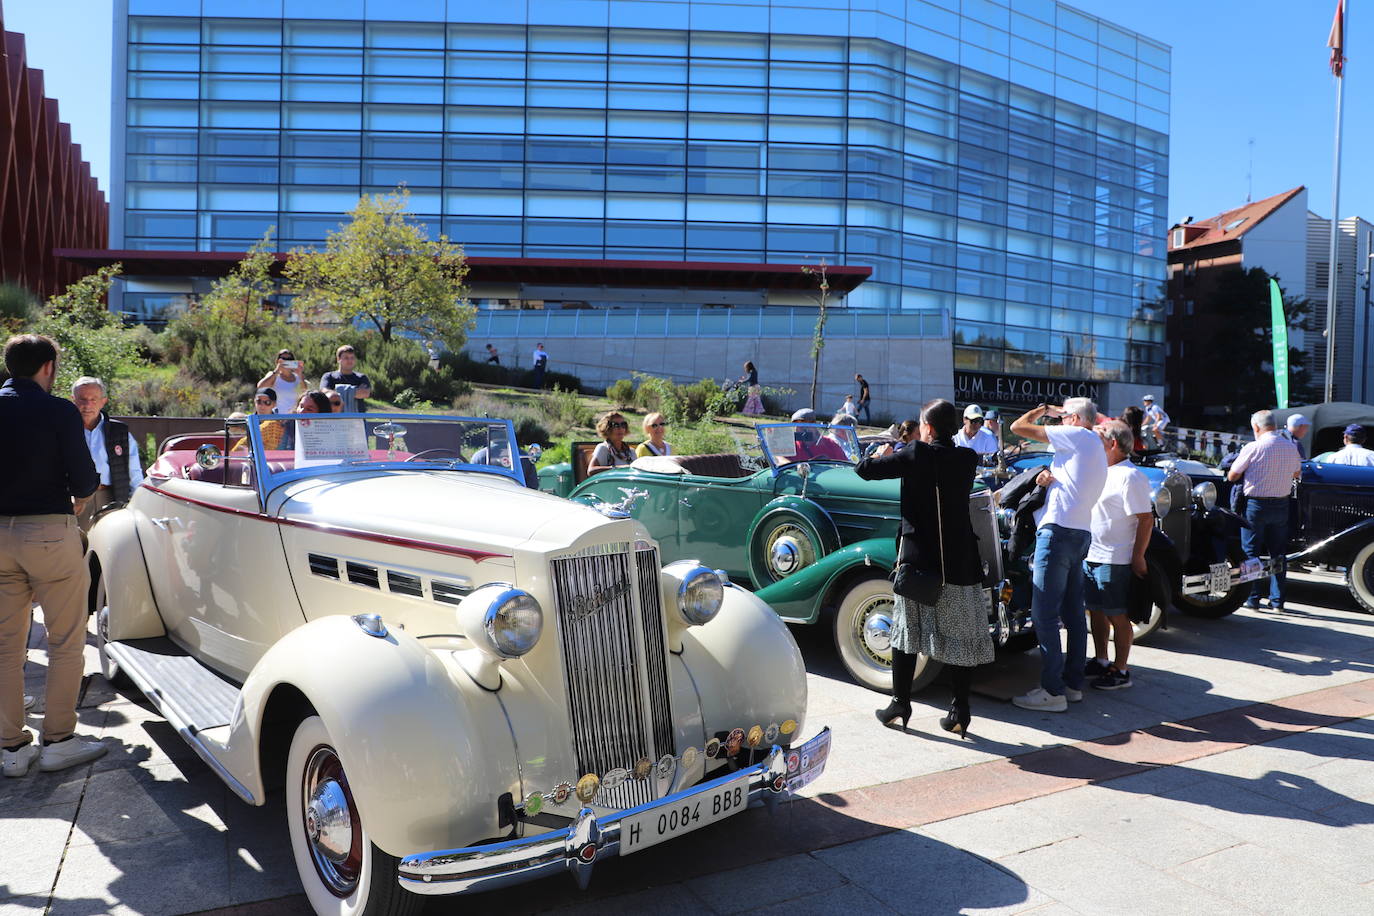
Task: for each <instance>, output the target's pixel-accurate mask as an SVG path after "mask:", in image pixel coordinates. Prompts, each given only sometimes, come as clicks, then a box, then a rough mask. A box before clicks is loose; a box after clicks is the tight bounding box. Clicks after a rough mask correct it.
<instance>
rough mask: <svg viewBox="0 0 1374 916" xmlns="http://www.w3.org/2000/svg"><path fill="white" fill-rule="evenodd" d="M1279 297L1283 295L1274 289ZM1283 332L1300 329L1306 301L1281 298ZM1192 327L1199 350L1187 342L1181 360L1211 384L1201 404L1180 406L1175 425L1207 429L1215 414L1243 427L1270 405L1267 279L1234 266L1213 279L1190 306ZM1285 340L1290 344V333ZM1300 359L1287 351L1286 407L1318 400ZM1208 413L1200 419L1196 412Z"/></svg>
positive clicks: (1305, 316)
mask: <svg viewBox="0 0 1374 916" xmlns="http://www.w3.org/2000/svg"><path fill="white" fill-rule="evenodd" d="M1280 292H1281V293H1282V292H1283V288H1282V284H1280ZM1283 307H1284V313H1285V317H1286V318H1287V321H1288V327H1289V330H1290V331H1292V330H1293V329H1295V328H1302V327H1305V326H1306V324H1307V320H1308V316H1309V315H1310V314H1311V311H1312V303H1311V301H1310V300H1307V299H1295V298H1290V297H1289V296H1288V295H1287V294H1286V293H1284V294H1283ZM1195 315H1196V318H1195V319H1194V321H1193V325H1192V326H1193V327H1194V328H1195V329H1196V330H1198V331H1202V332H1203V333H1201V334H1199V335H1198V336H1199V337H1201V338H1202V339H1201V340H1200V341H1199V344H1200V346H1194V345H1192V344H1191V343H1190V345H1189V347H1188V351H1187V352H1188V356H1187V359H1188V361H1189V362H1192V363H1195V364H1200V365H1197V376H1199V377H1203V378H1207V379H1210V380H1212V381H1211V383H1209V386H1208V390H1207V394H1206V398H1205V401H1204V400H1201V399H1195V398H1193V397H1190V399H1189V400H1190V401H1193V402H1194V403H1192V404H1189V405H1180V409H1177V410H1175V413H1177V414H1179V416H1178V417H1176V422H1178V423H1180V424H1182V425H1184V426H1190V425H1191V426H1203V427H1207V426H1209V425H1213V424H1215V422H1216V415H1215V409H1216V408H1218V407H1220V408H1223V410H1224V411H1225V415H1226V417H1227V418H1228V422H1229V423H1230V424H1231V425H1244V424H1245V423H1246V422H1247V421H1248V419H1249V417H1250V414H1251V413H1253V412H1254V411H1256V410H1258V409H1260V408H1261V407H1272V406H1273V404H1274V368H1273V356H1274V344H1273V339H1274V335H1273V327H1272V326H1271V322H1270V314H1269V274H1268V273H1266V272H1265V271H1264V270H1263V269H1261V268H1259V267H1252V268H1250V269H1249V270H1244V269H1242V268H1240V267H1237V268H1235V269H1233V270H1228V271H1225V272H1224V273H1222V274H1220V275H1219V276H1217V278H1216V282H1215V284H1214V285H1213V286H1212V287H1211V289H1210V291H1209V292H1208V293H1207V294H1206V295H1204V296H1201V297H1199V298H1198V299H1197V301H1196V302H1195ZM1289 339H1290V340H1291V339H1292V335H1291V334H1290V337H1289ZM1305 362H1306V354H1304V353H1303V351H1302V350H1299V349H1297V348H1296V347H1291V346H1290V347H1289V348H1288V367H1289V370H1288V371H1289V391H1290V396H1289V403H1292V404H1308V403H1311V402H1312V398H1314V397H1317V398H1319V397H1320V395H1319V393H1318V392H1316V391H1315V390H1314V388H1313V380H1312V378H1311V373H1310V372H1309V371H1308V369H1307V367H1306V365H1305ZM1203 407H1210V408H1212V409H1213V410H1212V412H1209V414H1207V415H1204V413H1203V410H1202V408H1203Z"/></svg>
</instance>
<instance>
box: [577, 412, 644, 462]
mask: <svg viewBox="0 0 1374 916" xmlns="http://www.w3.org/2000/svg"><path fill="white" fill-rule="evenodd" d="M629 432H630V424H629V423H626V422H625V418H624V417H623V416H621V415H620V414H618V413H616V412H615V411H611V412H610V413H608V414H605V415H604V416H602V418H601V419H600V420H597V421H596V433H597V435H599V436H600V437H601V439H602V442H601V444H600V445H598V446H597V447H596V450H595V451H593V452H592V457H591V461H589V462H588V463H587V475H588V476H590V475H592V474H595V473H597V472H598V471H604V470H607V469H608V468H623V467H625V466H627V465H628V464H629V463H630V462H632V461H634V460H635V453H634V449H632V448H630V447H629V446H628V445H626V444H625V437H626V436H627V435H629Z"/></svg>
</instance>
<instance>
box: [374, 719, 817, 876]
mask: <svg viewBox="0 0 1374 916" xmlns="http://www.w3.org/2000/svg"><path fill="white" fill-rule="evenodd" d="M827 731H829V729H825V730H823V731H822V732H821V734H820V735H818V736H817V738H813V739H812V741H811V742H807V745H808V746H809V745H811V743H812V742H815V741H817V740H818V739H819V738H820V737H822V736H826V732H827ZM825 747H826V748H827V751H828V748H829V743H828V740H827V741H826V744H825ZM789 756H792V757H794V758H795V757H796V754H795V749H794V750H792V751H789V750H788V749H786V748H781V747H778V746H777V745H774V746H773V749H772V750H771V751H769V752H768V756H767V757H765V758H764V759H763V760H762V761H761V762H759V763H756V764H754V765H753V766H751V767H745V768H744V769H742V770H736V771H735V772H733V773H730V774H728V775H726V776H721V777H719V778H716V779H712V780H709V781H707V782H703V783H700V784H698V785H695V786H692V787H691V788H690V789H684V790H683V791H681V792H677V793H675V794H673V795H669V796H666V797H664V798H661V799H659V800H658V801H655V802H650V803H649V804H646V805H640V806H639V807H637V808H630V809H627V810H625V811H617V812H615V813H612V814H608V815H605V816H603V817H601V818H597V817H596V816H595V815H594V814H593V813H592V810H591V809H590V808H583V809H582V810H581V811H579V812H578V814H577V819H576V820H575V821H574V822H573V824H572V826H570V827H565V828H563V829H561V830H554V831H550V832H549V833H541V834H539V835H537V836H532V837H525V838H522V839H516V840H507V841H505V842H503V843H490V844H488V845H485V846H469V847H466V848H463V849H446V850H441V851H438V852H425V853H417V854H416V855H410V856H406V857H405V858H404V859H402V860H401V864H400V867H399V869H398V876H397V878H398V880H399V881H400V883H401V887H403V888H405V889H406V890H408V891H411V892H412V893H415V894H426V895H439V894H466V893H473V892H477V891H488V890H494V889H496V888H500V887H507V886H509V885H512V884H523V883H524V882H526V881H534V880H536V879H538V878H543V877H547V876H549V875H554V874H558V873H561V872H572V874H573V877H575V878H576V879H577V883H578V885H579V886H580V887H582V888H586V886H587V882H588V881H590V880H591V875H592V868H593V866H594V865H595V864H596V862H597V861H598V860H600V859H603V858H606V857H607V856H615V855H619V854H620V825H621V821H622V820H623V819H625V818H627V817H629V816H630V815H633V814H639V813H641V812H644V811H652V810H656V809H659V808H665V809H666V808H671V807H673V806H674V805H679V804H681V803H683V802H684V801H689V800H691V799H693V798H695V797H697V796H701V795H706V794H708V793H710V792H711V791H712V790H714V789H715V788H717V787H718V786H721V785H724V784H725V783H728V782H733V781H734V780H737V779H740V778H741V777H742V776H743V774H745V773H748V774H749V807H751V808H753V807H757V806H758V805H767V806H768V807H769V808H770V809H771V808H772V807H773V806H774V805H776V804H777V802H778V801H779V799H781V798H782V796H783V795H785V794H786V793H787V791H788V787H789V784H790V783H793V782H795V781H796V779H797V778H796V777H795V776H794V777H791V778H789V772H788V767H789ZM791 762H792V764H793V769H794V771H795V765H796V760H795V759H794V760H792V761H791ZM822 769H824V758H823V757H822V759H821V761H820V764H819V765H818V766H814V767H812V768H811V770H809V771H808V772H806V773H802V774H798V775H799V776H805V777H807V778H806V780H805V781H806V782H809V781H810V780H811V779H813V778H814V777H815V776H816V775H818V774H819V772H820V771H821V770H822ZM741 810H743V809H741Z"/></svg>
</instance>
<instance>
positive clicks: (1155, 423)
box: [1140, 394, 1170, 449]
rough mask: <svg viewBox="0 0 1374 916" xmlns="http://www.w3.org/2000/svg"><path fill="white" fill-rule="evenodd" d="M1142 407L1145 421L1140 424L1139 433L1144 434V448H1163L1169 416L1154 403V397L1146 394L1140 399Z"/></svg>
mask: <svg viewBox="0 0 1374 916" xmlns="http://www.w3.org/2000/svg"><path fill="white" fill-rule="evenodd" d="M1141 403H1142V404H1143V405H1144V410H1145V419H1144V422H1143V423H1141V424H1140V426H1141V432H1143V433H1144V439H1145V447H1146V448H1151V449H1155V448H1163V447H1164V430H1166V429H1168V428H1169V422H1170V421H1169V415H1168V414H1167V413H1165V412H1164V408H1163V407H1160V406H1159V405H1158V404H1156V403H1155V396H1154V395H1152V394H1147V395H1145V397H1143V398H1141Z"/></svg>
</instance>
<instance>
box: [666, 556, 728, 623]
mask: <svg viewBox="0 0 1374 916" xmlns="http://www.w3.org/2000/svg"><path fill="white" fill-rule="evenodd" d="M663 572H664V573H665V574H667V575H669V576H671V577H672V578H673V579H675V580H676V581H677V611H678V614H679V615H680V616H681V617H682V620H683V622H684V623H686V624H687V625H688V626H701V625H702V624H704V623H710V622H711V621H712V620H713V619H714V618H715V616H716V614H718V613H719V612H720V606H721V605H722V604H723V603H724V602H725V582H724V581H723V580H722V579H721V577H720V576H719V575H718V574H717V573H716V572H715V571H714V570H710V569H707V568H706V567H705V566H701V565H698V564H697V563H696V562H694V561H692V560H682V561H679V562H677V563H670V564H668V565H667V566H665V567H664V568H663Z"/></svg>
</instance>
